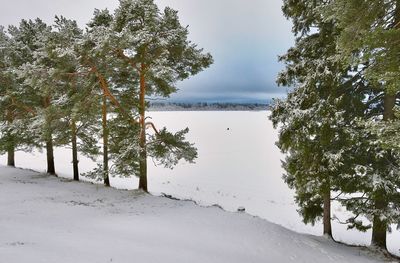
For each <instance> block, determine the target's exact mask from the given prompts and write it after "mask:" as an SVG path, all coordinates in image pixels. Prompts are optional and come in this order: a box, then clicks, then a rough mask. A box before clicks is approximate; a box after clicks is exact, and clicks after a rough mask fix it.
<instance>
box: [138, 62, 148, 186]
mask: <svg viewBox="0 0 400 263" xmlns="http://www.w3.org/2000/svg"><path fill="white" fill-rule="evenodd" d="M145 95H146V81H145V65H144V64H143V63H142V65H141V70H140V95H139V103H140V105H139V115H140V134H139V139H140V141H139V146H140V156H139V170H140V175H139V189H141V190H143V191H145V192H147V191H148V189H147V149H146V123H145V121H146V114H145V111H146V109H145V106H146V105H145V103H146V101H145Z"/></svg>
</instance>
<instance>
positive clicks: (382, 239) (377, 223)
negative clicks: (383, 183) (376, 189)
mask: <svg viewBox="0 0 400 263" xmlns="http://www.w3.org/2000/svg"><path fill="white" fill-rule="evenodd" d="M380 192H383V191H382V190H381V191H380ZM383 196H384V193H377V195H376V197H375V208H376V209H377V210H382V209H385V208H386V207H387V202H386V201H385V200H384V197H383ZM372 223H373V226H372V239H371V245H373V246H376V247H379V248H381V249H384V250H387V247H386V232H387V222H386V221H385V220H382V219H381V217H380V216H379V215H375V216H374V219H373V222H372Z"/></svg>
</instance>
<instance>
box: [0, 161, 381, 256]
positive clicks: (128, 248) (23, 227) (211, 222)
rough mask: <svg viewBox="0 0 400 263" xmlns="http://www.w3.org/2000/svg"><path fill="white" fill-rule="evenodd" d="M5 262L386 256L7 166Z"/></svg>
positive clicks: (2, 203)
mask: <svg viewBox="0 0 400 263" xmlns="http://www.w3.org/2000/svg"><path fill="white" fill-rule="evenodd" d="M0 233H1V235H0V262H7V263H14V262H15V263H20V262H32V263H38V262H57V263H64V262H74V263H80V262H82V263H87V262H148V263H150V262H157V263H158V262H163V263H169V262H171V263H172V262H173V263H176V262H192V263H195V262H199V263H200V262H201V263H203V262H208V263H211V262H230V263H235V262H238V263H239V262H240V263H243V262H297V263H299V262H307V263H311V262H341V263H344V262H354V263H355V262H363V263H365V262H380V261H382V260H383V259H382V258H381V259H379V258H377V257H376V256H373V255H372V254H371V253H370V252H368V251H367V250H365V249H359V248H350V247H346V246H343V245H339V244H336V243H334V242H332V241H330V240H327V239H325V238H323V237H315V236H309V235H303V234H298V233H295V232H292V231H290V230H287V229H285V228H283V227H281V226H278V225H275V224H273V223H269V222H268V221H266V220H263V219H260V218H255V217H252V216H250V215H247V214H242V213H231V212H225V211H223V210H221V209H219V208H217V207H209V208H205V207H199V206H197V205H195V204H194V203H192V202H184V201H176V200H170V199H167V198H162V197H154V196H151V195H148V194H144V193H142V192H138V191H123V190H116V189H111V188H104V187H103V186H99V185H91V184H86V183H76V182H72V181H68V180H66V179H59V178H55V177H49V176H48V175H44V174H39V173H36V172H31V171H26V170H20V169H11V168H6V167H0Z"/></svg>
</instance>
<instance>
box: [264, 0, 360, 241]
mask: <svg viewBox="0 0 400 263" xmlns="http://www.w3.org/2000/svg"><path fill="white" fill-rule="evenodd" d="M324 4H325V3H324V2H323V1H312V2H311V1H306V0H305V1H285V2H284V6H283V11H284V14H285V15H286V16H287V17H288V18H291V19H292V20H293V23H294V27H293V31H294V33H295V34H297V35H298V38H297V40H296V45H295V47H293V48H291V49H289V51H288V52H287V54H286V55H284V56H282V57H281V58H280V59H281V61H284V62H285V64H286V69H285V71H283V72H282V73H281V74H280V75H279V77H278V84H280V85H283V86H292V87H294V88H293V90H291V91H290V92H289V94H288V98H287V99H286V100H278V101H277V102H276V103H275V106H274V108H273V112H272V115H271V119H272V121H273V123H274V125H275V127H278V126H279V127H280V132H279V142H278V146H279V147H280V149H281V150H282V151H283V152H284V153H287V157H286V159H285V162H284V163H283V167H284V168H285V170H286V175H285V176H284V180H285V182H286V183H287V184H288V185H289V187H291V188H293V189H295V191H296V202H297V203H298V205H299V206H300V210H299V212H300V214H301V215H302V217H303V220H304V222H305V223H312V224H314V223H315V222H316V220H318V219H321V218H322V219H323V223H324V232H323V233H324V234H325V235H328V236H330V237H332V229H331V211H330V210H331V209H330V205H331V200H333V198H332V197H331V192H332V191H341V190H342V187H343V184H344V183H347V182H346V180H343V178H344V177H345V176H346V174H347V173H348V172H349V169H351V166H350V163H349V160H350V158H349V153H350V152H351V151H350V150H349V147H348V146H349V145H351V140H352V136H351V133H352V132H351V127H352V126H353V125H354V121H355V117H357V116H362V114H363V112H364V109H365V106H364V105H363V104H362V99H363V94H361V93H356V92H354V90H353V89H352V85H353V84H354V83H356V82H357V80H358V78H357V76H350V75H349V74H348V71H349V67H348V66H347V65H346V64H345V63H342V62H341V61H340V60H337V59H336V58H335V55H336V52H337V50H336V45H335V39H336V38H337V36H338V33H339V31H338V28H337V27H336V26H335V24H334V22H333V21H324V20H323V16H322V15H321V13H320V12H319V8H320V7H321V6H323V5H324ZM311 27H313V32H310V28H311Z"/></svg>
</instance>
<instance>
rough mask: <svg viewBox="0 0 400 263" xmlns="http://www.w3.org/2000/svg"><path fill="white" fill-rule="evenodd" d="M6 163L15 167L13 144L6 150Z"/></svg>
mask: <svg viewBox="0 0 400 263" xmlns="http://www.w3.org/2000/svg"><path fill="white" fill-rule="evenodd" d="M7 165H8V166H12V167H15V147H14V145H13V146H11V147H9V148H8V150H7Z"/></svg>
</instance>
